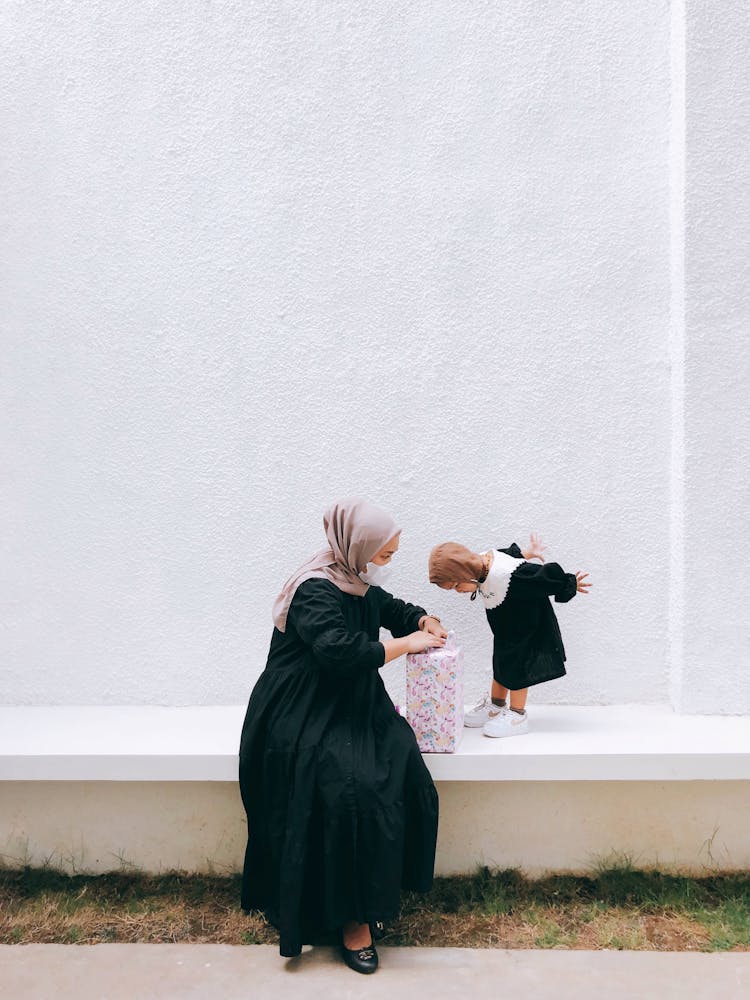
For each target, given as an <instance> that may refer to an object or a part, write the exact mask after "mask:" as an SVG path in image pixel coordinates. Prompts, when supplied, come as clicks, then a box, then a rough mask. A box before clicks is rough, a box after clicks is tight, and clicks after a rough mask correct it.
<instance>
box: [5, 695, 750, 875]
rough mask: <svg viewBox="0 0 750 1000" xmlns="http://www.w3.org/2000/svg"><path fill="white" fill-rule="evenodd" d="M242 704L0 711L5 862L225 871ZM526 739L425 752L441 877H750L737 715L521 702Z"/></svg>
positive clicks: (748, 810)
mask: <svg viewBox="0 0 750 1000" xmlns="http://www.w3.org/2000/svg"><path fill="white" fill-rule="evenodd" d="M243 715H244V706H212V707H191V708H168V707H150V706H149V707H141V706H111V707H110V706H87V707H66V706H60V707H26V706H20V707H5V708H2V707H0V861H1V860H3V857H4V859H5V861H6V863H7V862H10V863H32V864H37V863H41V861H44V860H47V859H51V861H52V863H53V864H57V865H62V866H63V867H67V868H69V869H71V870H72V869H81V870H93V871H105V870H109V869H111V868H113V867H118V865H122V864H125V865H134V866H136V867H140V868H144V869H146V870H161V869H165V868H173V867H176V868H186V869H195V870H205V868H206V866H208V867H209V868H210V867H213V868H220V869H230V868H231V869H236V868H237V867H238V866H239V865H240V864H241V857H242V849H243V847H244V839H245V829H244V815H243V813H242V809H241V804H240V802H239V794H238V789H237V784H236V780H237V750H238V745H239V735H240V730H241V726H242V719H243ZM531 720H532V731H531V732H530V733H529V734H528V735H526V736H522V737H515V738H513V739H501V740H491V739H488V738H486V737H484V736H483V735H482V733H481V731H480V730H468V729H467V730H464V734H463V739H462V741H461V744H460V747H459V749H458V751H457V752H456V753H455V754H426V755H424V759H425V761H426V763H427V766H428V767H429V769H430V771H431V773H432V775H433V778H434V779H435V781H436V782H437V783H438V789H439V792H440V799H441V826H440V840H439V850H438V871H441V872H448V871H462V870H471V869H472V868H473V867H475V865H476V864H477V863H488V864H500V865H509V866H510V865H513V866H516V865H517V866H520V867H523V868H525V869H526V870H528V871H531V872H537V871H540V870H543V869H545V868H554V869H559V870H566V869H567V870H577V869H578V870H580V869H581V868H583V867H585V866H586V865H587V864H589V863H591V862H592V861H593V860H595V859H597V858H601V857H603V856H606V855H607V854H610V853H612V852H616V853H618V854H620V855H622V854H626V855H628V856H630V857H631V858H633V860H635V861H636V862H638V863H642V864H651V863H664V864H670V865H671V864H676V865H680V866H682V867H688V868H691V867H692V868H696V867H703V866H705V865H709V866H715V867H720V868H721V867H724V868H747V867H750V838H748V837H747V835H746V831H747V829H750V788H749V787H748V785H747V784H746V782H748V781H750V718H748V717H732V716H721V717H718V716H679V715H675V714H674V713H673V712H672V711H671V710H669V709H667V708H666V707H662V706H616V707H577V706H561V705H556V706H552V705H534V706H533V708H532V710H531Z"/></svg>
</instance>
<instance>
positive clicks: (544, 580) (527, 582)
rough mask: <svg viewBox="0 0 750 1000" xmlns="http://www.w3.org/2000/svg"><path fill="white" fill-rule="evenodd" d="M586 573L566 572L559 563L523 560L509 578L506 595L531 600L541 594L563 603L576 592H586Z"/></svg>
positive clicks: (587, 588)
mask: <svg viewBox="0 0 750 1000" xmlns="http://www.w3.org/2000/svg"><path fill="white" fill-rule="evenodd" d="M587 577H588V573H582V572H580V570H579V571H578V572H577V573H566V572H565V570H564V569H563V568H562V566H560V564H559V563H554V562H553V563H544V564H543V565H541V566H540V565H538V564H537V563H530V562H525V563H524V564H523V565H522V566H519V567H518V568H517V569H516V570H515V571H514V572H513V575H512V576H511V578H510V584H509V586H508V596H509V597H514V598H516V599H518V600H522V601H523V600H526V601H533V600H538V599H539V598H540V597H542V596H546V597H554V599H555V601H556V602H557V603H558V604H565V603H567V602H568V601H570V600H572V599H573V598H574V597H575V596H576V594H587V593H588V591H589V588H590V587H591V583H590V582H588V580H587V579H586V578H587Z"/></svg>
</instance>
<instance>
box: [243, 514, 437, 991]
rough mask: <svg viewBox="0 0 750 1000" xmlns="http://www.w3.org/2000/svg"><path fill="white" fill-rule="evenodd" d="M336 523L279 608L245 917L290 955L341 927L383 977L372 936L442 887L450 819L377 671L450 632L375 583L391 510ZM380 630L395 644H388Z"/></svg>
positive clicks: (354, 951) (249, 768) (347, 943)
mask: <svg viewBox="0 0 750 1000" xmlns="http://www.w3.org/2000/svg"><path fill="white" fill-rule="evenodd" d="M323 523H324V527H325V532H326V536H327V539H328V544H329V547H328V548H326V549H323V550H322V551H321V552H319V553H317V554H316V555H315V556H313V557H312V559H310V560H308V562H306V563H305V564H303V565H302V566H301V567H300V568H299V569H298V570H297V572H296V573H295V574H293V576H292V577H290V578H289V580H288V581H287V582H286V584H285V585H284V588H283V589H282V591H281V593H280V594H279V596H278V598H277V600H276V603H275V605H274V624H275V626H276V627H275V628H274V631H273V636H272V638H271V647H270V650H269V653H268V660H267V662H266V667H265V670H264V671H263V673H262V674H261V676H260V678H259V679H258V682H257V684H256V685H255V688H254V689H253V692H252V695H251V696H250V702H249V704H248V708H247V714H246V716H245V722H244V725H243V728H242V739H241V745H240V790H241V793H242V801H243V803H244V806H245V811H246V812H247V823H248V844H247V850H246V852H245V866H244V872H243V878H242V907H243V909H244V910H251V909H258V910H261V911H263V913H265V915H266V917H267V919H268V920H269V921H270V922H271V923H272V924H273V925H274V926H275V927H277V928H278V930H279V933H280V952H281V954H282V955H285V956H293V955H298V954H299V953H300V950H301V947H302V944H303V943H306V942H308V941H310V940H311V937H313V936H315V935H316V934H317V933H319V932H320V931H321V930H324V929H328V930H330V929H334V928H335V929H340V930H341V934H342V947H343V955H344V958H345V960H346V962H347V964H348V965H350V966H351V967H352V968H354V969H356V970H357V971H359V972H374V971H375V969H376V968H377V961H378V959H377V953H376V951H375V948H374V945H373V942H372V937H371V929H370V928H371V925H373V924H375V923H380V922H383V921H386V920H390V919H392V918H393V917H395V916H396V914H397V913H398V909H399V897H400V890H401V889H402V888H403V889H416V890H420V891H426V890H428V889H429V888H430V886H431V884H432V875H433V867H434V860H435V841H436V837H437V822H438V800H437V792H436V790H435V786H434V785H433V783H432V779H431V777H430V774H429V772H428V770H427V768H426V767H425V764H424V762H423V760H422V757H421V754H420V753H419V750H418V748H417V744H416V740H415V738H414V734H413V733H412V730H411V728H410V727H409V725H408V723H407V722H406V721H405V720H404V719H402V718H401V717H400V716H399V715H398V713H397V712H396V711H395V709H394V706H393V703H392V702H391V700H390V698H389V696H388V694H387V692H386V690H385V687H384V685H383V681H382V679H381V677H380V674H379V673H378V671H379V669H380V667H382V666H383V664H384V663H388V662H389V661H391V660H393V659H395V658H396V657H399V656H402V655H403V654H404V653H407V652H419V651H421V650H423V649H427V648H429V647H431V646H442V645H443V644H444V642H445V636H446V632H445V630H444V629H443V628H442V626H441V624H440V622H439V620H438V619H436V618H434V617H431V616H429V615H427V613H426V612H425V610H424V609H423V608H420V607H417V606H416V605H413V604H406V603H405V602H404V601H400V600H398V599H397V598H395V597H392V596H391V595H390V594H389V593H387V592H386V591H385V590H383V589H382V587H380V586H378V585H376V582H375V581H376V580H377V579H379V576H378V574H382V573H383V569H384V567H385V566H387V564H388V563H389V562H390V560H391V558H392V556H393V554H394V553H395V552H396V550H397V549H398V542H399V534H400V532H399V529H398V527H397V526H396V524H395V523H394V521H393V520H392V518H391V517H390V516H389V515H388V514H386V513H385V512H384V511H382V510H380V509H379V508H378V507H375V506H374V505H373V504H370V503H368V502H367V501H366V500H361V499H352V500H345V501H342V502H340V503H337V504H334V505H333V506H332V507H331V508H330V509H329V510H328V511H326V513H325V516H324V519H323ZM381 626H382V627H383V628H385V629H388V631H390V633H391V635H392V636H393V637H394V638H393V639H389V640H385V641H382V642H381V641H379V630H380V628H381Z"/></svg>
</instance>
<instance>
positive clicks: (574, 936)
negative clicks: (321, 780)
mask: <svg viewBox="0 0 750 1000" xmlns="http://www.w3.org/2000/svg"><path fill="white" fill-rule="evenodd" d="M239 887H240V880H239V876H236V875H230V876H218V875H216V876H203V875H190V874H185V873H180V872H172V873H169V874H165V875H160V876H147V875H142V874H139V873H137V872H128V871H126V872H118V873H113V874H108V875H98V876H97V875H83V874H79V875H65V874H61V873H60V872H57V871H54V870H51V869H46V868H42V869H39V868H30V867H27V868H21V869H17V870H11V869H0V943H3V944H27V943H31V942H57V943H64V944H96V943H98V942H105V941H106V942H135V941H141V942H142V941H145V942H164V941H169V942H209V941H212V942H222V943H227V944H248V945H249V944H264V943H276V941H277V940H278V939H277V935H276V932H275V931H274V929H273V928H272V927H270V926H269V925H268V924H267V923H266V921H265V920H264V919H263V917H262V916H261V915H260V914H251V915H249V916H248V915H246V914H244V913H242V911H241V910H240V909H239V905H238V899H239ZM324 941H325V939H321V943H324ZM385 943H388V944H393V945H424V946H441V945H442V946H449V945H450V946H458V947H488V948H494V947H502V948H593V949H599V948H616V949H628V950H631V949H634V950H655V951H690V950H700V951H729V950H750V873H740V874H712V875H707V876H705V877H701V878H691V877H688V876H682V875H677V874H670V873H667V872H661V871H651V870H639V869H636V868H634V867H632V866H631V865H630V864H629V863H627V861H623V862H619V863H617V864H614V865H609V866H601V867H599V868H597V869H595V870H594V871H592V872H591V873H590V874H588V875H586V876H572V875H548V876H546V877H545V878H540V879H528V878H525V877H524V876H523V875H522V874H521V873H520V872H518V871H517V870H515V869H511V870H506V871H502V870H500V871H494V870H490V869H488V868H481V869H479V870H477V872H476V873H475V874H474V875H471V876H455V877H448V878H438V879H436V880H435V885H434V887H433V889H432V891H431V892H430V893H428V894H426V895H418V894H415V893H405V894H404V898H403V906H402V911H401V916H400V918H399V920H398V921H396V922H394V923H393V924H392V925H391V926H390V927H389V933H388V936H387V938H386V941H385Z"/></svg>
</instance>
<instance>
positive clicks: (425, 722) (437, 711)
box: [406, 632, 464, 753]
mask: <svg viewBox="0 0 750 1000" xmlns="http://www.w3.org/2000/svg"><path fill="white" fill-rule="evenodd" d="M406 718H407V720H408V722H409V725H410V726H411V727H412V729H413V730H414V733H415V735H416V737H417V745H418V746H419V749H420V750H421V751H422V753H453V752H454V751H455V749H456V747H457V746H458V742H459V740H460V739H461V735H462V733H463V727H464V672H463V653H462V651H461V650H460V649H459V648H458V645H457V643H456V635H455V632H449V633H448V639H447V640H446V643H445V646H443V647H442V648H436V649H428V650H425V651H424V652H423V653H409V655H408V656H407V657H406Z"/></svg>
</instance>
